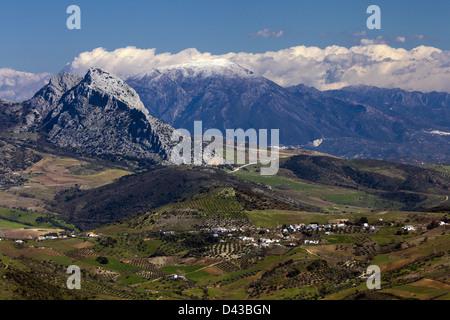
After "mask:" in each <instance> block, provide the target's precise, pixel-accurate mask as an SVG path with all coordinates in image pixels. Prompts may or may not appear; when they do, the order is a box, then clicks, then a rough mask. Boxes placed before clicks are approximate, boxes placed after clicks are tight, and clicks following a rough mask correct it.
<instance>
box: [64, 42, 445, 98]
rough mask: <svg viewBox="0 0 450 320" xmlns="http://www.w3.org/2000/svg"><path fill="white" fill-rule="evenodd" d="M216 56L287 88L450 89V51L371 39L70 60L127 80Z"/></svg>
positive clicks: (101, 54)
mask: <svg viewBox="0 0 450 320" xmlns="http://www.w3.org/2000/svg"><path fill="white" fill-rule="evenodd" d="M381 40H382V39H379V40H378V41H381ZM216 58H225V59H229V60H231V61H233V62H236V63H238V64H240V65H241V66H243V67H245V68H247V69H249V70H252V71H254V72H255V73H256V74H259V75H262V76H265V77H267V78H268V79H270V80H272V81H274V82H276V83H278V84H280V85H282V86H290V85H296V84H299V83H304V84H306V85H309V86H314V87H316V88H318V89H320V90H327V89H336V88H341V87H343V86H348V85H359V84H365V85H373V86H379V87H386V88H393V87H398V88H402V89H406V90H420V91H433V90H436V91H448V92H450V51H443V50H440V49H437V48H433V47H426V46H420V47H417V48H414V49H412V50H409V51H408V50H405V49H402V48H392V47H390V46H388V45H386V44H374V43H371V42H370V41H367V42H366V43H365V44H364V45H358V46H354V47H351V48H345V47H340V46H330V47H326V48H324V49H321V48H317V47H306V46H297V47H291V48H287V49H283V50H279V51H268V52H265V53H247V52H239V53H233V52H231V53H227V54H223V55H212V54H211V53H208V52H203V53H202V52H199V51H198V50H196V49H186V50H183V51H180V52H178V53H175V54H172V53H159V54H157V53H156V51H155V49H137V48H135V47H126V48H121V49H117V50H114V51H107V50H105V49H103V48H97V49H95V50H93V51H90V52H83V53H81V54H80V55H79V56H78V57H76V58H75V59H74V60H73V61H72V62H71V63H70V64H68V66H67V70H68V71H69V72H73V73H76V74H79V75H84V73H85V72H86V71H87V70H88V69H89V68H90V67H93V66H96V67H100V68H104V69H106V70H108V71H110V72H112V73H115V74H117V75H118V76H120V77H123V78H125V77H127V76H130V75H134V74H137V73H140V72H143V71H146V70H149V69H152V68H158V67H164V66H169V65H174V64H179V63H186V62H190V61H196V60H209V59H216Z"/></svg>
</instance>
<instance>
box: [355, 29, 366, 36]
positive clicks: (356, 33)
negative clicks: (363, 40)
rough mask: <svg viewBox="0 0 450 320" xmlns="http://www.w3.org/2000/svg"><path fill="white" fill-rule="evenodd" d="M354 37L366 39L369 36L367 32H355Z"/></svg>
mask: <svg viewBox="0 0 450 320" xmlns="http://www.w3.org/2000/svg"><path fill="white" fill-rule="evenodd" d="M352 35H353V36H354V37H365V36H366V35H367V31H366V30H363V31H358V32H353V33H352Z"/></svg>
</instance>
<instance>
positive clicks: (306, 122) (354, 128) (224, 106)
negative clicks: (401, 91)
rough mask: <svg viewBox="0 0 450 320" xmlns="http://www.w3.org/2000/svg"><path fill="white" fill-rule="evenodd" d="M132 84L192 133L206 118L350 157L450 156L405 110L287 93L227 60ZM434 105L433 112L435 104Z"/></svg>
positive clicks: (162, 72) (157, 112)
mask: <svg viewBox="0 0 450 320" xmlns="http://www.w3.org/2000/svg"><path fill="white" fill-rule="evenodd" d="M126 82H127V84H129V85H130V86H131V87H133V88H134V89H135V90H136V92H137V93H138V94H139V96H140V98H141V100H142V102H143V103H144V105H145V107H146V108H147V109H148V110H149V112H150V114H151V115H153V116H155V117H158V118H160V119H162V120H164V121H165V122H167V123H169V124H170V125H172V126H174V127H175V128H185V129H188V130H190V132H193V131H192V130H193V129H192V127H193V123H194V121H199V120H201V121H203V127H204V128H205V129H208V128H217V129H220V130H221V131H223V132H224V130H225V129H237V128H242V129H244V130H246V129H249V128H254V129H280V142H281V144H284V145H296V146H300V147H303V148H310V149H315V150H319V151H321V152H329V153H332V154H335V155H338V156H344V157H350V158H353V157H369V158H377V159H378V158H379V159H393V160H395V159H400V160H402V161H403V160H405V159H406V160H405V161H409V160H408V159H411V158H413V159H423V158H424V155H423V154H422V153H421V150H422V149H423V148H425V149H427V150H428V153H431V154H434V155H437V157H438V158H439V159H440V160H442V159H446V158H447V157H450V154H449V152H448V151H442V147H439V146H442V144H445V143H447V144H448V142H446V141H442V139H441V138H442V137H443V136H440V137H439V136H436V135H434V136H431V135H430V134H428V133H426V132H425V131H424V126H423V125H421V124H420V121H419V120H418V119H417V118H413V117H409V116H407V115H406V114H405V112H396V113H390V112H387V110H386V108H381V107H380V105H379V104H376V103H373V101H371V100H369V101H366V100H362V99H350V98H347V97H346V96H344V95H343V94H341V95H338V94H334V93H333V94H332V93H330V92H322V91H319V90H317V89H315V88H309V87H306V86H304V85H299V86H295V87H290V88H283V87H281V86H279V85H277V84H276V83H274V82H272V81H270V80H268V79H266V78H264V77H261V76H258V75H256V74H254V73H252V72H251V71H249V70H247V69H244V68H242V67H240V66H239V65H237V64H235V63H233V62H230V61H226V60H211V61H197V62H192V63H187V64H181V65H174V66H170V67H165V68H159V69H155V70H151V71H148V72H145V73H141V74H139V75H136V76H132V77H129V78H128V79H126ZM427 101H428V102H427V103H425V108H427V106H428V103H429V102H430V101H432V99H431V98H430V99H428V100H427ZM446 110H448V108H447V109H446ZM435 111H437V109H436V108H434V111H433V112H435ZM446 112H448V111H446ZM422 122H423V121H422ZM431 129H439V130H441V131H444V132H447V131H448V130H444V129H445V128H442V127H437V128H431ZM430 136H431V137H430ZM435 140H436V141H435ZM437 140H439V141H437ZM444 154H445V155H444ZM427 156H428V155H427Z"/></svg>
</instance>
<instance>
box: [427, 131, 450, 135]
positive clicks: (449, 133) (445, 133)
mask: <svg viewBox="0 0 450 320" xmlns="http://www.w3.org/2000/svg"><path fill="white" fill-rule="evenodd" d="M426 132H427V133H430V134H434V135H438V136H450V132H445V131H439V130H430V131H426Z"/></svg>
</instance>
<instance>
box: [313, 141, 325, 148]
mask: <svg viewBox="0 0 450 320" xmlns="http://www.w3.org/2000/svg"><path fill="white" fill-rule="evenodd" d="M322 142H323V139H317V140H314V141H313V146H314V147H316V148H317V147H318V146H320V145H321V144H322Z"/></svg>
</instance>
